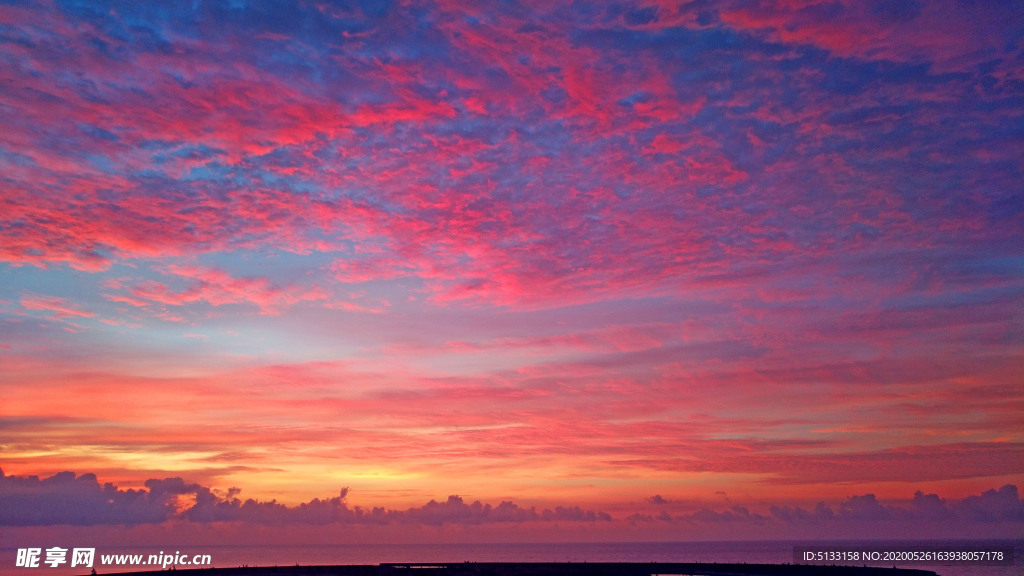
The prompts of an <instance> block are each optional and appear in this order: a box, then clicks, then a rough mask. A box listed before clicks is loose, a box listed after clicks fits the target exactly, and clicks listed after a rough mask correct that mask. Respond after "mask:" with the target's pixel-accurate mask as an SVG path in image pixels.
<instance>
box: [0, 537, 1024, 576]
mask: <svg viewBox="0 0 1024 576" xmlns="http://www.w3.org/2000/svg"><path fill="white" fill-rule="evenodd" d="M812 544H813V545H823V546H828V545H838V544H843V545H865V546H876V547H877V546H879V545H882V544H884V543H881V542H878V541H870V542H848V541H847V542H841V543H840V542H813V543H809V542H807V541H801V542H789V541H729V542H628V543H627V542H619V543H615V542H602V543H543V544H537V543H531V544H526V543H524V544H509V543H501V544H401V545H398V544H370V545H365V544H364V545H352V544H338V545H287V546H266V545H260V546H236V545H232V546H214V545H206V546H201V547H200V546H196V547H190V548H187V549H175V550H156V549H154V548H153V547H152V546H147V547H120V548H118V547H107V548H103V549H97V550H96V553H95V554H96V557H95V561H94V567H95V569H96V571H97V573H98V574H101V575H102V574H114V573H117V572H131V571H140V570H160V568H161V567H160V566H138V565H134V566H128V565H121V566H115V565H109V564H103V563H102V561H101V556H116V555H121V556H124V557H131V556H133V555H141V556H143V557H146V558H148V557H149V556H150V555H155V554H163V555H165V556H164V557H165V558H166V557H168V556H170V555H175V554H182V555H186V556H189V557H191V555H193V554H208V555H209V556H210V559H211V566H212V567H214V568H227V567H236V566H252V567H255V566H294V565H296V564H299V565H303V566H308V565H339V564H384V563H453V562H718V563H734V562H736V563H747V564H762V563H768V564H786V563H790V564H791V563H793V562H794V557H793V550H794V547H795V546H807V545H812ZM906 544H908V543H901V545H906ZM913 544H926V545H929V546H937V545H944V544H949V545H950V546H964V545H971V546H978V547H979V548H983V547H986V546H989V547H992V546H1011V547H1012V548H1013V552H1014V559H1013V565H1012V566H977V565H975V566H963V565H949V564H932V565H909V564H899V566H900V567H906V568H920V569H924V570H931V571H933V572H935V573H937V574H939V576H1020V575H1022V574H1024V558H1022V554H1024V540H999V541H992V540H986V541H974V542H965V541H963V540H957V541H955V542H948V543H947V542H941V541H928V542H914V543H913ZM17 554H18V550H17V549H15V548H0V574H3V575H5V576H6V575H19V576H69V575H73V574H88V573H89V569H88V568H86V569H84V570H83V569H82V568H81V567H76V568H70V567H69V566H68V564H69V562H67V563H65V564H64V565H62V566H57V567H50V566H49V565H44V564H43V563H40V566H39V567H37V568H25V567H17V566H16V563H17ZM69 554H70V552H69ZM43 556H44V557H43V558H42V560H43V561H45V552H44V553H43ZM68 560H69V561H70V558H68ZM851 564H852V565H863V564H864V563H862V562H857V563H851ZM867 564H868V565H876V566H892V563H874V564H872V563H870V562H869V563H867ZM185 568H186V567H185V566H182V565H178V566H176V569H177V570H183V569H185Z"/></svg>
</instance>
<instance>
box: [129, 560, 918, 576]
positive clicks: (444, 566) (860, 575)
mask: <svg viewBox="0 0 1024 576" xmlns="http://www.w3.org/2000/svg"><path fill="white" fill-rule="evenodd" d="M167 572H168V570H155V571H144V572H117V573H113V572H111V573H110V574H117V575H118V576H142V575H148V576H154V575H160V574H163V575H164V576H166V573H167ZM173 572H179V571H178V570H174V571H173ZM180 572H187V576H651V575H653V574H666V575H668V574H672V575H687V576H936V574H935V572H932V571H930V570H920V569H913V568H882V567H874V566H820V565H811V564H718V563H666V562H650V563H644V562H463V563H446V562H436V563H426V564H409V563H402V564H378V565H342V566H240V567H234V568H196V569H190V570H180Z"/></svg>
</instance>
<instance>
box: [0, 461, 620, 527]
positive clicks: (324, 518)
mask: <svg viewBox="0 0 1024 576" xmlns="http://www.w3.org/2000/svg"><path fill="white" fill-rule="evenodd" d="M145 485H146V488H147V490H120V489H118V488H117V487H116V486H114V485H112V484H110V483H107V484H105V485H103V486H102V487H101V486H100V485H99V483H98V482H97V480H96V476H95V475H94V474H83V475H81V476H76V475H75V473H74V472H61V473H59V474H56V475H54V476H52V477H50V478H44V479H40V478H39V477H37V476H24V477H22V476H5V475H4V474H3V471H2V470H0V525H3V526H38V525H58V524H70V525H98V524H125V525H135V524H146V523H159V522H163V521H165V520H170V519H172V518H182V519H187V520H190V521H192V522H245V523H255V524H275V525H279V524H313V525H322V524H385V523H392V522H401V523H413V524H424V525H432V526H439V525H443V524H488V523H495V522H599V521H601V522H607V521H610V520H611V519H612V518H611V516H610V515H609V514H607V513H606V512H600V511H594V510H584V509H582V508H580V507H579V506H556V507H555V508H554V509H548V508H544V509H537V508H536V507H530V508H523V507H520V506H519V505H517V504H515V503H513V502H509V501H505V502H501V503H500V504H498V505H497V506H492V505H491V504H484V503H481V502H480V501H479V500H477V501H474V502H472V503H469V504H467V503H466V502H464V501H463V499H462V498H461V497H459V496H449V497H448V499H447V500H445V501H442V502H438V501H436V500H431V501H430V502H427V503H426V504H424V505H423V506H420V507H416V508H409V509H407V510H387V509H385V508H381V507H374V508H363V507H360V506H355V507H350V506H349V505H348V502H347V498H348V488H343V489H342V490H341V491H340V492H339V493H338V495H337V496H335V497H333V498H326V499H323V500H321V499H319V498H314V499H312V500H310V501H309V502H303V503H301V504H299V505H297V506H286V505H284V504H280V503H278V502H277V501H274V500H271V501H263V502H261V501H258V500H254V499H246V500H241V499H239V498H238V497H237V495H238V493H239V490H238V489H237V488H231V489H229V490H228V491H227V493H226V494H224V495H219V494H217V493H215V492H214V491H213V490H211V489H209V488H207V487H205V486H201V485H199V484H193V483H187V482H185V481H184V480H183V479H181V478H164V479H162V480H158V479H150V480H147V481H146V483H145Z"/></svg>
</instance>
